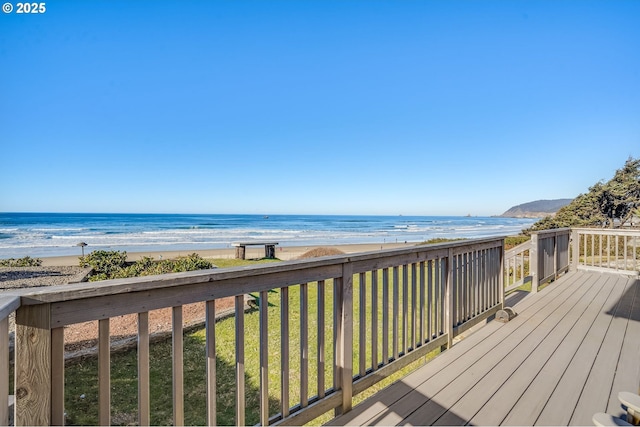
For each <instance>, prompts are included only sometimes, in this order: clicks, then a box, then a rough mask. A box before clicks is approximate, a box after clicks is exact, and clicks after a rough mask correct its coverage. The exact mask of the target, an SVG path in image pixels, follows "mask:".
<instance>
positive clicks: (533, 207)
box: [499, 199, 573, 218]
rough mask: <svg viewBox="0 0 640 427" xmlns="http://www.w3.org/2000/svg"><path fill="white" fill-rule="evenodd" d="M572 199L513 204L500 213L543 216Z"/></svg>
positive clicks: (528, 216)
mask: <svg viewBox="0 0 640 427" xmlns="http://www.w3.org/2000/svg"><path fill="white" fill-rule="evenodd" d="M572 200H573V199H554V200H536V201H535V202H529V203H523V204H521V205H518V206H514V207H512V208H511V209H509V210H508V211H506V212H505V213H503V214H502V215H499V216H501V217H506V218H544V217H546V216H549V215H553V214H554V213H556V212H557V211H558V210H559V209H560V208H561V207H563V206H566V205H568V204H569V203H571V201H572Z"/></svg>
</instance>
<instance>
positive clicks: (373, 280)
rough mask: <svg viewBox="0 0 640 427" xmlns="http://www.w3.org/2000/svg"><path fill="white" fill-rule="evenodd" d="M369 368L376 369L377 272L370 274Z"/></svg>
mask: <svg viewBox="0 0 640 427" xmlns="http://www.w3.org/2000/svg"><path fill="white" fill-rule="evenodd" d="M371 367H372V369H373V370H374V371H375V370H376V369H378V270H373V271H372V272H371Z"/></svg>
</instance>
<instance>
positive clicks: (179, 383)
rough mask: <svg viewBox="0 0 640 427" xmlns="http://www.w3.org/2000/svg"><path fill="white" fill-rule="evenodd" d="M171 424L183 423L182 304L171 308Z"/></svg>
mask: <svg viewBox="0 0 640 427" xmlns="http://www.w3.org/2000/svg"><path fill="white" fill-rule="evenodd" d="M171 317H172V331H173V333H172V345H171V348H172V364H173V425H174V426H181V425H184V356H183V347H184V344H183V336H182V333H183V326H182V306H177V307H173V309H172V316H171Z"/></svg>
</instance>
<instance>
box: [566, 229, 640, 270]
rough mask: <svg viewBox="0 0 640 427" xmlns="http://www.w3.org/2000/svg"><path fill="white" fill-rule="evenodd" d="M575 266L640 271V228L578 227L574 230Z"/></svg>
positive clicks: (579, 267)
mask: <svg viewBox="0 0 640 427" xmlns="http://www.w3.org/2000/svg"><path fill="white" fill-rule="evenodd" d="M572 241H573V248H572V252H573V253H574V254H576V255H577V256H572V262H573V266H574V268H576V269H580V270H596V271H612V270H613V271H616V272H618V273H625V274H633V275H637V274H638V272H639V271H640V230H638V229H635V230H620V229H608V228H597V229H594V228H575V229H573V230H572Z"/></svg>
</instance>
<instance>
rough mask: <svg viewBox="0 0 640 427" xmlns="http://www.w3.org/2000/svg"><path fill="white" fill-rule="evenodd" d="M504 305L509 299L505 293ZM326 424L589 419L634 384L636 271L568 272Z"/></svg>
mask: <svg viewBox="0 0 640 427" xmlns="http://www.w3.org/2000/svg"><path fill="white" fill-rule="evenodd" d="M506 305H507V306H508V305H509V301H508V300H507V304H506ZM514 308H515V310H516V312H517V313H518V316H517V317H516V318H514V319H513V320H511V321H510V322H509V323H506V324H502V323H498V322H490V323H489V324H487V325H486V326H484V327H482V328H480V329H479V330H478V331H477V332H475V333H473V334H471V335H470V336H468V337H467V338H465V339H463V340H462V341H460V342H459V343H457V344H455V345H454V346H453V347H452V348H451V349H450V350H448V351H446V352H444V353H443V354H442V355H440V356H438V357H437V358H436V359H435V360H433V361H432V362H430V363H428V364H427V365H425V366H423V367H422V368H420V369H419V370H417V371H415V372H414V373H412V374H410V375H409V376H407V377H405V378H404V379H403V380H401V381H399V382H397V383H395V384H393V385H391V386H389V387H388V388H386V389H385V390H383V391H382V392H380V393H378V394H376V395H374V396H373V397H371V398H369V399H368V400H366V401H364V402H363V403H361V404H360V405H358V406H356V407H355V408H354V409H353V410H352V411H351V412H349V413H347V414H345V415H343V416H341V417H339V418H336V419H335V420H333V421H332V422H331V423H330V424H331V425H464V424H470V425H593V424H592V421H591V417H592V416H593V414H594V413H596V412H608V413H609V414H613V415H618V416H620V415H622V414H623V413H624V412H623V410H622V408H621V407H620V404H619V403H618V401H617V394H618V392H619V391H633V392H638V387H639V385H640V280H639V279H638V278H637V277H635V278H630V277H629V276H623V275H616V274H608V273H594V272H583V271H578V272H571V273H569V274H566V275H565V276H563V277H562V278H560V279H559V280H558V281H556V282H554V283H552V284H550V285H549V286H548V287H547V288H546V289H544V290H542V291H540V292H539V293H537V294H531V295H529V296H527V297H525V298H524V299H522V300H521V301H520V302H518V303H517V304H516V305H515V306H514Z"/></svg>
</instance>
